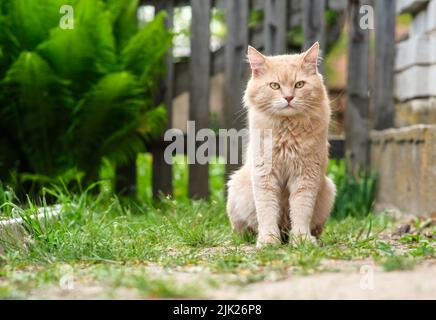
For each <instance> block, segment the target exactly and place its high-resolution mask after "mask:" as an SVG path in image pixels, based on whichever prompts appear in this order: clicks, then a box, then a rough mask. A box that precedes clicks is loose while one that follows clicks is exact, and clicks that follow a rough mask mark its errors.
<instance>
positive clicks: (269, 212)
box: [252, 169, 281, 247]
mask: <svg viewBox="0 0 436 320" xmlns="http://www.w3.org/2000/svg"><path fill="white" fill-rule="evenodd" d="M252 179H253V191H254V203H255V206H256V216H257V221H258V236H257V247H262V246H265V245H268V244H277V243H280V242H281V233H280V227H279V223H280V220H281V216H280V214H281V210H280V207H281V203H280V195H281V189H280V187H279V183H278V181H277V178H276V177H275V176H274V175H273V174H272V173H267V174H265V173H259V172H256V169H254V174H253V175H252Z"/></svg>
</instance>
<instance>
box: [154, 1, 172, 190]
mask: <svg viewBox="0 0 436 320" xmlns="http://www.w3.org/2000/svg"><path fill="white" fill-rule="evenodd" d="M161 10H165V11H166V12H167V18H166V21H165V25H166V27H167V28H169V29H171V28H172V27H173V22H174V0H167V1H164V2H162V1H161V2H158V3H157V5H156V13H157V12H159V11H161ZM171 51H172V48H171V49H170V50H169V52H168V54H167V56H166V72H165V77H164V79H163V80H162V85H161V88H162V90H161V94H160V97H159V100H160V101H158V102H163V103H164V104H165V108H166V111H167V126H166V129H169V128H171V126H172V103H173V94H174V93H173V92H174V63H173V59H172V53H171ZM162 141H163V138H162V137H161V138H160V139H159V140H158V141H156V142H155V143H153V144H152V145H151V153H152V156H153V176H152V192H153V197H154V198H157V197H158V196H159V195H161V194H162V195H164V196H166V195H172V193H173V186H172V166H171V165H170V164H168V163H166V162H165V159H164V152H165V149H164V148H163V147H162Z"/></svg>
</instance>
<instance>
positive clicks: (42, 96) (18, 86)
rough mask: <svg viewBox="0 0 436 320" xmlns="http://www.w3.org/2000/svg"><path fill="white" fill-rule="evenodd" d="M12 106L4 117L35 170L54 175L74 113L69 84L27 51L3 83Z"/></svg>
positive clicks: (5, 109)
mask: <svg viewBox="0 0 436 320" xmlns="http://www.w3.org/2000/svg"><path fill="white" fill-rule="evenodd" d="M3 85H4V86H5V87H4V90H5V92H7V93H8V101H9V103H8V104H7V105H5V106H4V110H3V116H5V117H6V118H7V119H9V121H10V122H11V123H12V124H13V125H14V126H15V130H16V132H17V135H18V139H19V141H20V143H21V144H22V146H23V150H24V153H25V154H26V155H27V156H28V159H29V162H30V166H31V167H32V169H33V170H35V171H37V172H41V173H44V174H51V173H53V172H54V171H55V168H56V166H57V165H59V163H57V164H56V162H59V161H58V160H60V159H59V157H58V155H57V150H58V149H59V148H60V147H61V145H62V144H63V141H62V138H63V137H64V136H65V126H66V123H67V122H68V118H69V115H70V114H71V101H72V100H71V95H70V92H69V90H68V88H67V86H68V82H67V81H64V80H61V79H60V78H59V77H57V76H56V75H55V73H54V72H53V70H52V69H51V68H50V66H49V65H48V64H47V62H45V61H44V60H43V59H42V58H41V57H40V56H39V55H38V54H37V53H35V52H23V53H22V54H21V55H20V56H19V58H18V60H17V61H15V63H14V64H13V65H12V66H11V67H10V69H9V70H8V72H7V73H6V77H5V79H4V80H3Z"/></svg>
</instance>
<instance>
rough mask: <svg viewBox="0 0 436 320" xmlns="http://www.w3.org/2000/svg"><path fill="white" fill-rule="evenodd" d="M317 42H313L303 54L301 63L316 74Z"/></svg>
mask: <svg viewBox="0 0 436 320" xmlns="http://www.w3.org/2000/svg"><path fill="white" fill-rule="evenodd" d="M319 51H320V50H319V42H318V41H317V42H315V43H314V44H313V45H312V46H311V47H310V48H309V49H308V50H307V51H306V52H304V53H303V63H304V64H306V65H307V66H308V67H310V68H312V69H313V70H314V71H315V72H318V62H319V58H320V57H319Z"/></svg>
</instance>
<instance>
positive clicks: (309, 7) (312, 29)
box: [302, 0, 326, 73]
mask: <svg viewBox="0 0 436 320" xmlns="http://www.w3.org/2000/svg"><path fill="white" fill-rule="evenodd" d="M302 5H303V37H304V45H303V50H307V49H309V48H310V47H311V46H312V45H313V44H314V43H315V42H316V41H318V42H319V44H320V47H321V50H322V52H325V17H324V12H325V9H326V1H325V0H304V1H302ZM319 70H320V72H321V73H322V72H323V70H324V68H323V65H322V64H321V65H320V66H319Z"/></svg>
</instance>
